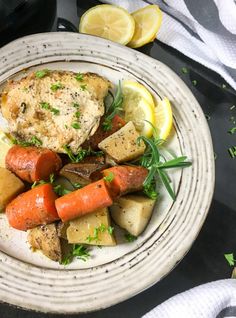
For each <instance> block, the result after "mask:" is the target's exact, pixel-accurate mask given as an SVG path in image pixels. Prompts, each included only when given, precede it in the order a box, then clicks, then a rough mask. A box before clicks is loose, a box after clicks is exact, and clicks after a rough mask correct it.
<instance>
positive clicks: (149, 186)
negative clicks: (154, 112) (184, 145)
mask: <svg viewBox="0 0 236 318" xmlns="http://www.w3.org/2000/svg"><path fill="white" fill-rule="evenodd" d="M150 124H151V123H150ZM152 126H153V125H152ZM153 130H154V133H153V136H152V137H151V138H147V137H145V136H140V137H138V139H137V143H138V144H140V142H141V141H143V142H144V143H145V144H146V150H145V153H144V154H143V156H142V157H141V158H140V159H139V160H138V164H139V165H141V166H143V167H145V168H147V169H148V170H149V172H148V175H147V177H146V179H145V180H144V183H143V187H144V191H145V194H146V195H147V196H149V197H150V198H152V199H153V198H155V197H156V196H157V193H156V194H155V192H156V190H155V188H156V187H155V184H156V183H157V178H160V180H161V181H162V183H163V185H164V186H165V188H166V190H167V191H168V193H169V195H170V196H171V198H172V199H173V200H175V192H174V190H173V187H172V186H171V180H170V177H169V176H168V174H167V173H166V170H168V169H172V168H185V167H189V166H191V162H188V161H186V159H187V157H186V156H180V157H175V156H173V159H170V160H167V159H165V158H164V155H163V154H161V153H160V150H159V146H160V145H161V144H162V143H163V140H160V139H159V138H158V137H157V131H156V129H155V127H154V126H153Z"/></svg>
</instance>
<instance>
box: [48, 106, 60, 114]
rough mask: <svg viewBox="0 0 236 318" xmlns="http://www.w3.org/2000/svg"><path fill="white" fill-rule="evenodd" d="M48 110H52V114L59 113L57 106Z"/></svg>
mask: <svg viewBox="0 0 236 318" xmlns="http://www.w3.org/2000/svg"><path fill="white" fill-rule="evenodd" d="M50 112H52V113H53V114H54V115H59V114H60V110H59V109H57V108H51V109H50Z"/></svg>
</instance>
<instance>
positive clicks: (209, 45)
mask: <svg viewBox="0 0 236 318" xmlns="http://www.w3.org/2000/svg"><path fill="white" fill-rule="evenodd" d="M102 2H106V3H110V4H116V5H119V6H122V7H124V8H126V9H127V10H128V11H129V12H132V11H135V10H137V9H138V8H141V7H144V6H146V5H148V4H157V5H159V7H160V8H161V10H162V12H163V21H162V25H161V28H160V30H159V32H158V35H157V38H158V40H160V41H161V42H163V43H165V44H167V45H169V46H172V47H173V48H175V49H177V50H178V51H180V52H182V53H183V54H185V55H186V56H188V57H190V58H191V59H193V60H195V61H197V62H199V63H201V64H203V65H204V66H206V67H208V68H210V69H211V70H213V71H215V72H217V73H219V74H220V75H221V76H222V77H223V78H224V79H225V81H226V82H228V83H229V84H230V85H231V86H232V87H233V88H234V89H235V90H236V1H235V0H226V1H223V0H197V1H196V0H135V1H134V0H132V1H130V0H103V1H102Z"/></svg>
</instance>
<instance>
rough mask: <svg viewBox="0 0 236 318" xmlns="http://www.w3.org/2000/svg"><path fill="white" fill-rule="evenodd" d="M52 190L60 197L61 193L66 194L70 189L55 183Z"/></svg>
mask: <svg viewBox="0 0 236 318" xmlns="http://www.w3.org/2000/svg"><path fill="white" fill-rule="evenodd" d="M53 190H54V191H55V192H56V194H58V195H59V196H60V197H61V196H63V195H66V194H68V193H71V192H72V191H71V190H68V189H66V188H65V187H63V186H62V185H61V184H57V185H56V186H54V187H53Z"/></svg>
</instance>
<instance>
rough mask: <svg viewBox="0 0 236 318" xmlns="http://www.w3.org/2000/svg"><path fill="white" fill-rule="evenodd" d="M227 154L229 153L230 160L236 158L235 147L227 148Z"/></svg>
mask: <svg viewBox="0 0 236 318" xmlns="http://www.w3.org/2000/svg"><path fill="white" fill-rule="evenodd" d="M228 152H229V154H230V157H231V158H233V159H234V158H235V157H236V147H235V146H232V147H230V148H228Z"/></svg>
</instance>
